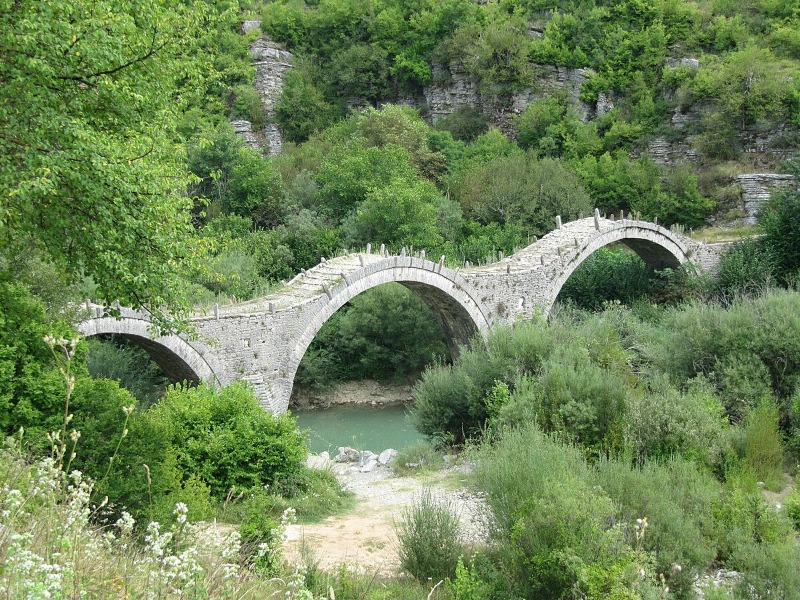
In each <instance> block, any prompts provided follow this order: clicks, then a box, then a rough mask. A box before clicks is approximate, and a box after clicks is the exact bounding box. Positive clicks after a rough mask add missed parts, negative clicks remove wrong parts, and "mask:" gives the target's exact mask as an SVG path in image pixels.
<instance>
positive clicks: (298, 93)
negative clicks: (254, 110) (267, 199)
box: [270, 3, 339, 142]
mask: <svg viewBox="0 0 800 600" xmlns="http://www.w3.org/2000/svg"><path fill="white" fill-rule="evenodd" d="M270 6H278V4H277V3H274V4H271V5H270ZM338 115H339V111H338V109H337V107H336V106H335V105H333V104H331V103H329V102H328V101H327V100H326V99H325V96H324V94H323V93H322V91H320V89H319V87H318V86H317V85H315V84H314V83H313V81H312V80H311V79H310V77H309V76H308V75H306V74H305V73H304V72H303V70H302V69H292V70H291V71H289V72H288V73H286V75H285V76H284V86H283V89H282V90H281V95H280V97H279V98H278V101H277V102H276V103H275V116H276V117H277V119H278V123H280V126H281V132H282V133H283V135H284V136H285V137H286V139H287V140H288V141H290V142H304V141H305V140H307V139H308V138H309V137H310V136H311V135H313V134H314V133H317V132H319V131H322V130H323V129H325V128H326V127H328V126H329V125H331V124H333V122H334V121H335V120H336V117H337V116H338Z"/></svg>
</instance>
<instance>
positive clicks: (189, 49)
mask: <svg viewBox="0 0 800 600" xmlns="http://www.w3.org/2000/svg"><path fill="white" fill-rule="evenodd" d="M0 14H2V17H0V31H2V33H1V34H0V49H1V50H0V51H2V54H3V56H4V57H5V59H4V60H3V61H2V65H1V66H0V81H2V82H3V85H2V92H0V130H2V132H3V134H2V136H0V157H2V158H0V182H2V183H0V196H1V197H2V198H3V200H2V204H0V222H1V223H2V225H3V226H2V229H1V230H0V236H2V239H1V240H0V243H1V244H2V247H3V252H4V254H7V255H13V254H18V253H20V252H27V251H28V250H27V249H28V248H30V247H32V246H33V247H39V248H41V249H43V251H44V255H45V256H46V257H47V259H48V260H49V261H51V262H54V263H56V264H57V265H59V267H60V268H61V269H63V270H64V271H65V272H67V273H69V274H71V275H72V276H73V277H77V276H79V275H83V274H86V275H90V276H91V277H92V278H93V279H94V280H95V282H96V283H97V285H98V288H97V294H98V298H99V299H100V300H103V301H105V302H107V303H109V304H110V303H111V302H113V301H117V300H118V301H120V302H121V303H122V304H123V305H133V306H146V307H147V308H148V309H149V310H150V311H152V312H153V314H154V315H155V316H156V317H157V319H158V320H159V321H160V322H161V324H165V323H166V321H167V320H168V319H167V318H166V315H167V314H168V313H169V314H170V315H172V316H180V315H182V314H184V312H185V308H186V305H187V304H188V302H187V300H186V298H185V291H186V286H185V285H184V280H183V279H182V277H181V275H182V274H185V273H188V272H191V270H192V267H193V265H196V256H197V252H196V250H195V248H194V247H193V244H192V224H191V218H190V213H189V209H190V208H191V201H190V199H189V198H188V197H186V195H185V194H184V189H185V186H186V184H187V183H188V173H187V172H186V169H185V167H184V163H183V157H182V148H181V146H180V145H179V144H176V143H175V141H174V134H175V129H176V126H177V121H178V118H177V115H178V111H177V110H176V108H180V107H182V106H185V101H186V99H187V98H188V97H189V96H191V94H192V93H193V92H192V91H191V90H193V88H197V89H202V87H203V73H202V71H201V68H200V65H201V61H200V60H198V52H197V47H198V42H199V41H200V40H201V39H202V35H201V32H202V31H203V28H204V27H205V26H207V25H208V23H209V22H213V19H214V17H213V14H212V12H211V11H210V10H209V6H208V5H207V4H205V3H203V2H198V3H196V4H195V5H193V6H192V7H191V8H190V7H188V6H184V5H182V4H180V3H170V4H165V3H163V2H160V1H156V0H147V1H145V2H142V3H140V4H137V5H135V6H134V5H131V4H129V3H125V2H119V1H118V0H102V1H100V2H96V3H93V4H91V5H87V4H85V3H82V2H74V1H71V0H58V1H55V2H50V3H47V4H46V5H43V4H41V3H40V2H35V1H32V0H26V1H23V2H5V3H4V4H3V7H2V11H0ZM209 19H210V21H209Z"/></svg>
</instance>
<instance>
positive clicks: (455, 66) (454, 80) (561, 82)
mask: <svg viewBox="0 0 800 600" xmlns="http://www.w3.org/2000/svg"><path fill="white" fill-rule="evenodd" d="M433 81H434V82H435V83H433V84H431V85H429V86H427V87H425V88H424V89H423V95H424V97H425V102H426V104H427V108H428V114H429V116H430V120H431V121H432V122H433V123H435V122H437V121H439V120H440V119H442V118H444V117H447V116H449V115H452V114H453V113H454V112H456V111H457V110H458V109H459V108H461V107H470V108H476V109H479V110H481V111H482V112H483V114H484V115H485V116H486V117H487V118H488V119H490V120H492V121H493V122H495V124H496V125H499V126H500V127H501V128H502V127H503V126H504V125H506V121H507V118H508V116H509V115H515V114H520V113H522V111H524V110H525V108H526V107H527V106H528V104H530V103H532V102H535V101H536V100H539V99H542V98H548V97H550V96H553V95H554V94H557V93H561V92H562V91H564V92H566V95H567V101H568V102H569V104H570V105H571V106H572V107H573V109H574V110H575V111H576V112H577V114H578V115H579V117H580V118H581V120H586V119H588V118H589V116H590V114H591V111H592V107H591V105H589V104H587V103H585V102H583V101H582V100H581V99H580V89H581V85H583V82H584V81H586V71H585V70H584V69H571V68H568V67H556V66H553V65H539V66H538V67H537V69H536V71H535V73H534V76H533V78H532V79H531V82H530V86H529V87H527V88H525V89H524V90H522V91H519V92H515V93H514V94H512V95H511V97H510V99H509V98H506V99H505V100H500V101H498V100H497V99H496V98H484V97H483V96H482V95H481V92H480V88H479V86H478V83H477V81H476V80H475V79H474V78H473V77H472V76H471V75H470V74H469V73H467V72H466V71H465V70H464V67H463V66H462V65H461V63H459V62H457V61H453V62H452V63H450V65H448V66H447V68H445V67H443V66H441V65H435V66H434V67H433Z"/></svg>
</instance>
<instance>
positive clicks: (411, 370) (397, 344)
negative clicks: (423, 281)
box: [296, 283, 449, 387]
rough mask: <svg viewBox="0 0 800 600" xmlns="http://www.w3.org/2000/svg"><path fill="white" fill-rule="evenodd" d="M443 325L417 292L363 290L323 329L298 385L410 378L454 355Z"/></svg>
mask: <svg viewBox="0 0 800 600" xmlns="http://www.w3.org/2000/svg"><path fill="white" fill-rule="evenodd" d="M448 354H449V352H448V349H447V344H446V341H445V339H444V334H443V333H442V329H441V326H440V325H439V322H438V321H437V320H436V317H435V315H434V313H433V312H432V311H431V309H430V308H429V307H428V306H427V305H426V304H425V303H424V302H423V301H422V300H421V299H420V298H419V296H417V295H416V294H415V293H414V292H412V291H410V290H408V289H406V288H405V287H403V286H401V285H399V284H395V283H393V284H386V285H382V286H379V287H376V288H373V289H371V290H368V291H366V292H364V293H363V294H360V295H359V296H357V297H356V298H354V299H353V300H352V301H351V302H350V303H348V304H347V305H346V306H345V307H343V308H342V309H341V310H340V311H339V312H337V313H336V314H335V315H334V316H333V317H332V318H331V319H330V320H328V322H327V323H325V325H324V326H323V327H322V329H321V330H320V332H319V333H318V334H317V336H316V337H315V338H314V341H313V342H312V343H311V345H310V346H309V348H308V350H307V351H306V355H305V356H304V357H303V360H302V361H301V363H300V367H299V369H298V372H297V379H296V381H297V383H298V384H300V385H312V386H317V387H324V386H327V385H329V384H330V383H331V382H332V381H338V380H348V379H358V378H369V379H389V378H393V377H406V376H409V375H412V374H415V373H418V372H419V371H420V370H422V369H423V368H424V367H425V365H427V364H429V363H431V362H433V361H434V360H436V359H437V358H443V357H445V356H448Z"/></svg>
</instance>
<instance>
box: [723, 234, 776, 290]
mask: <svg viewBox="0 0 800 600" xmlns="http://www.w3.org/2000/svg"><path fill="white" fill-rule="evenodd" d="M774 272H775V266H774V261H773V257H772V255H771V254H770V253H769V251H768V250H767V248H766V246H765V245H764V243H763V242H762V241H760V240H754V239H747V240H743V241H741V242H737V243H736V244H734V245H733V246H731V248H730V249H729V250H728V251H727V252H726V253H725V254H724V255H723V256H722V259H721V260H720V263H719V271H718V273H717V285H718V286H719V289H720V291H721V292H722V293H723V294H726V295H736V294H742V293H744V294H749V293H758V292H763V291H764V290H766V289H767V287H768V286H769V284H770V282H771V281H772V280H773V278H774V276H775V275H774Z"/></svg>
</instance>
